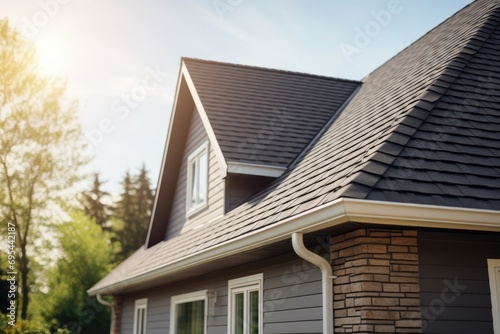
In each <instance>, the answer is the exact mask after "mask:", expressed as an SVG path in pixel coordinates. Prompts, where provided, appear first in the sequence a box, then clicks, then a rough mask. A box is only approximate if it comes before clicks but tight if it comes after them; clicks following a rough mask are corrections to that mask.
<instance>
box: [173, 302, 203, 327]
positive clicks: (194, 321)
mask: <svg viewBox="0 0 500 334" xmlns="http://www.w3.org/2000/svg"><path fill="white" fill-rule="evenodd" d="M176 324H177V328H176V333H177V334H203V332H204V328H205V301H203V300H197V301H194V302H189V303H182V304H177V321H176Z"/></svg>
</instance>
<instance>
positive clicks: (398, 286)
mask: <svg viewBox="0 0 500 334" xmlns="http://www.w3.org/2000/svg"><path fill="white" fill-rule="evenodd" d="M331 259H332V264H333V275H334V276H337V278H336V279H334V296H333V297H334V314H335V318H334V319H335V333H421V327H422V323H421V315H420V308H419V305H420V300H419V273H418V249H417V231H413V230H410V231H408V230H392V229H391V230H380V229H359V230H355V231H352V232H349V233H345V234H341V235H338V236H335V237H332V238H331Z"/></svg>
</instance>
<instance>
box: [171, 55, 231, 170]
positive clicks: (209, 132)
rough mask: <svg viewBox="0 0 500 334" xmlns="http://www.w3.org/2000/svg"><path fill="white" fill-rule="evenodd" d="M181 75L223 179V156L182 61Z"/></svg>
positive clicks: (225, 165)
mask: <svg viewBox="0 0 500 334" xmlns="http://www.w3.org/2000/svg"><path fill="white" fill-rule="evenodd" d="M181 73H182V75H183V76H184V79H185V80H186V84H187V86H188V88H189V92H190V93H191V96H192V97H193V101H194V105H195V106H196V110H198V114H199V115H200V118H201V122H202V123H203V126H204V127H205V131H206V132H207V136H208V139H209V140H210V144H211V146H212V148H213V149H214V152H215V156H216V157H217V161H218V162H219V167H220V169H221V170H222V177H223V178H224V177H226V175H227V164H226V160H225V159H224V155H223V154H222V150H221V148H220V146H219V142H218V141H217V138H216V137H215V132H214V129H213V128H212V125H211V124H210V121H209V120H208V116H207V112H206V111H205V108H204V107H203V104H202V103H201V99H200V96H199V95H198V92H197V91H196V87H195V86H194V82H193V79H192V78H191V75H190V74H189V71H188V69H187V67H186V64H185V63H184V61H182V66H181Z"/></svg>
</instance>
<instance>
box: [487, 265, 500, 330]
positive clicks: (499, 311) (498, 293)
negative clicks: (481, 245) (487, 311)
mask: <svg viewBox="0 0 500 334" xmlns="http://www.w3.org/2000/svg"><path fill="white" fill-rule="evenodd" d="M488 278H489V281H490V294H491V313H492V315H493V333H495V334H500V259H488Z"/></svg>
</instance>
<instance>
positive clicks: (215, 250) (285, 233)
mask: <svg viewBox="0 0 500 334" xmlns="http://www.w3.org/2000/svg"><path fill="white" fill-rule="evenodd" d="M348 222H357V223H364V224H374V225H380V224H383V225H394V226H403V227H413V228H415V227H417V228H422V227H425V228H440V229H459V230H474V231H490V232H500V212H498V211H493V210H481V209H465V208H456V207H443V206H435V205H418V204H405V203H394V202H382V201H367V200H357V199H347V198H340V199H338V200H335V201H332V202H330V203H327V204H325V205H322V206H320V207H318V208H315V209H313V210H310V211H307V212H305V213H302V214H299V215H297V216H294V217H292V218H289V219H286V220H284V221H282V222H280V223H277V224H274V225H271V226H269V227H266V228H263V229H260V230H257V231H254V232H251V233H249V234H246V235H243V236H241V237H238V238H235V239H232V240H229V241H227V242H224V243H221V244H219V245H215V246H213V247H210V248H208V249H205V250H202V251H199V252H197V253H194V254H191V255H189V256H186V257H184V258H182V259H179V260H178V261H175V262H172V263H168V264H165V265H161V266H159V267H157V268H156V269H154V270H151V271H149V272H146V273H143V274H140V275H137V276H134V277H130V278H128V279H126V280H123V281H120V282H118V283H116V284H112V285H109V286H107V287H103V288H101V289H90V290H89V291H88V293H89V294H90V295H96V294H114V293H119V292H122V291H125V290H127V289H130V288H133V287H137V286H139V285H141V284H144V283H146V282H149V281H151V280H156V279H164V278H166V277H169V276H171V275H175V274H178V273H180V272H182V271H185V270H189V269H192V268H195V267H198V266H203V265H207V264H209V263H211V262H213V261H216V260H220V259H223V258H225V257H228V256H231V255H235V254H239V253H243V252H247V251H251V250H254V249H257V248H259V247H263V246H266V245H269V244H272V243H275V242H278V241H282V240H286V239H290V237H291V235H292V233H295V232H301V233H304V234H307V233H312V232H317V231H320V230H323V229H326V228H330V227H334V226H337V225H340V224H344V223H348Z"/></svg>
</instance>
